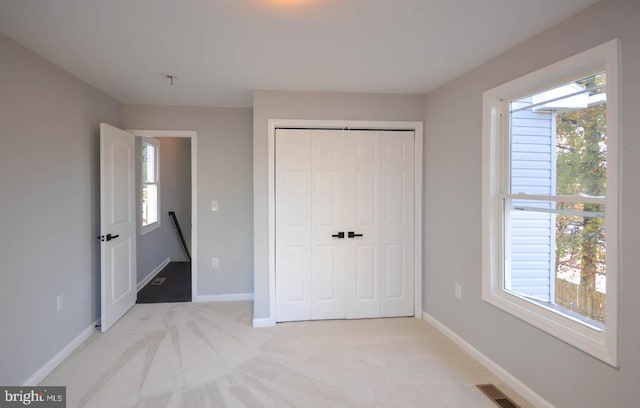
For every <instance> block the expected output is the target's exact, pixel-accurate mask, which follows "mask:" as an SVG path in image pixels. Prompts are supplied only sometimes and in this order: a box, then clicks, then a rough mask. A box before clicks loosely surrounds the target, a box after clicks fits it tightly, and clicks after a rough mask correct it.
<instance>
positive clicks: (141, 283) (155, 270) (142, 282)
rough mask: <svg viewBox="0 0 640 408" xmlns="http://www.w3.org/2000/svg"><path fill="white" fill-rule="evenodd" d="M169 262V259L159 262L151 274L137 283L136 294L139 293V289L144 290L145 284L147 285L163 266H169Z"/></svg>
mask: <svg viewBox="0 0 640 408" xmlns="http://www.w3.org/2000/svg"><path fill="white" fill-rule="evenodd" d="M169 262H171V258H167V259H165V260H164V261H162V262H160V265H158V266H156V267H155V268H154V269H153V270H152V271H151V272H149V274H148V275H147V276H145V277H144V279H142V280H141V281H140V282H138V292H140V289H142V288H144V287H145V286H146V285H147V283H149V282H150V281H151V279H153V277H154V276H156V275H157V274H158V273H159V272H160V271H161V270H163V269H164V267H165V266H167V265H169Z"/></svg>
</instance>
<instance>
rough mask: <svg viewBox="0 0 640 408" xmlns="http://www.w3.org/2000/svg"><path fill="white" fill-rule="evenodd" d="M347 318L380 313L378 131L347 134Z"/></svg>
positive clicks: (375, 315)
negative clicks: (349, 236)
mask: <svg viewBox="0 0 640 408" xmlns="http://www.w3.org/2000/svg"><path fill="white" fill-rule="evenodd" d="M347 146H348V154H347V157H348V160H347V167H348V168H347V180H348V183H349V188H348V189H347V203H348V204H347V208H348V214H349V215H348V221H347V224H348V227H347V230H348V231H353V232H354V233H356V234H361V235H362V236H361V237H356V238H351V239H348V242H347V245H348V247H347V252H348V254H349V256H348V258H347V259H348V261H347V262H348V267H347V270H348V271H350V273H349V274H348V275H347V276H348V277H347V293H348V295H347V317H348V318H350V319H356V318H366V317H379V316H380V132H377V131H376V132H365V131H358V132H349V133H348V135H347Z"/></svg>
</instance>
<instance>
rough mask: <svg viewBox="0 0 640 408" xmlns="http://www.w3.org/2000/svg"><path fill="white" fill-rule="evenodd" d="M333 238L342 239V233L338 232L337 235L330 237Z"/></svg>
mask: <svg viewBox="0 0 640 408" xmlns="http://www.w3.org/2000/svg"><path fill="white" fill-rule="evenodd" d="M332 237H333V238H341V239H342V238H344V232H338V233H337V234H333V235H332Z"/></svg>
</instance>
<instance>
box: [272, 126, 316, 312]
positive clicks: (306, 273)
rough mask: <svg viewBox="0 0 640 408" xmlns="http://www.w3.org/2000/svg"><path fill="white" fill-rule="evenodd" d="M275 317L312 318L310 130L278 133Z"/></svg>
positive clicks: (280, 131) (279, 131)
mask: <svg viewBox="0 0 640 408" xmlns="http://www.w3.org/2000/svg"><path fill="white" fill-rule="evenodd" d="M276 163H277V165H276V174H275V176H276V186H275V187H276V189H275V193H276V318H277V321H292V320H309V319H311V290H312V282H311V272H312V270H311V265H312V261H311V260H312V242H311V231H312V227H311V221H312V218H311V192H312V190H311V188H312V187H311V184H312V183H311V132H310V131H300V130H278V131H277V133H276Z"/></svg>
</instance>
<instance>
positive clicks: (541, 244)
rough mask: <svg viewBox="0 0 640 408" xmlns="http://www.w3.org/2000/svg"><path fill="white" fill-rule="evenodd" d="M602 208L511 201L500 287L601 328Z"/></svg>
mask: <svg viewBox="0 0 640 408" xmlns="http://www.w3.org/2000/svg"><path fill="white" fill-rule="evenodd" d="M604 213H605V206H604V204H589V203H567V202H558V203H556V202H551V201H525V200H513V202H512V205H511V210H510V212H509V222H508V224H507V225H508V236H509V241H508V245H507V251H508V256H507V259H508V260H509V261H508V263H509V264H508V265H507V268H506V270H507V273H505V282H504V287H505V289H507V290H510V291H512V292H515V293H517V294H519V295H521V296H523V297H526V298H528V299H530V300H532V301H533V302H535V303H538V304H540V305H542V306H546V307H549V308H552V309H555V310H557V311H560V312H562V313H564V314H567V315H569V316H573V317H575V318H578V319H579V320H581V321H584V322H586V323H589V324H591V325H593V326H596V327H600V328H604V323H605V303H606V265H605V258H606V234H605V218H604Z"/></svg>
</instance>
